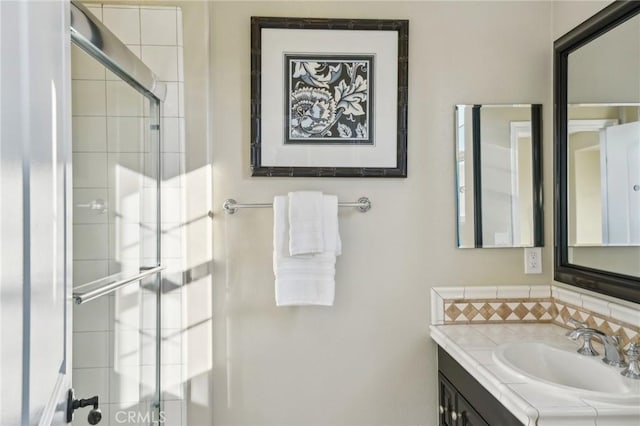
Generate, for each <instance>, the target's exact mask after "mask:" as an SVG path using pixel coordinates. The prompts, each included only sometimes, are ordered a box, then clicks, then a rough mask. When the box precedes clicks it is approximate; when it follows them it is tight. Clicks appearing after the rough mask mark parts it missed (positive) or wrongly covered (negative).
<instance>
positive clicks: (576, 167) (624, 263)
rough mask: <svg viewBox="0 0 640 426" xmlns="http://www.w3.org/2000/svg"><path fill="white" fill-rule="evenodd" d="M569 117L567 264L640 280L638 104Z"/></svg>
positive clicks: (572, 109) (577, 111) (587, 109)
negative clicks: (607, 271)
mask: <svg viewBox="0 0 640 426" xmlns="http://www.w3.org/2000/svg"><path fill="white" fill-rule="evenodd" d="M568 113H569V123H568V124H569V125H568V132H569V137H568V144H567V162H568V171H567V189H568V192H567V194H568V200H567V210H568V221H567V223H568V227H569V229H568V239H569V241H568V244H569V261H570V262H571V263H573V264H576V265H582V266H588V267H591V268H597V269H604V270H609V271H614V272H618V273H622V274H626V275H632V276H640V121H639V118H640V105H629V104H623V105H615V104H601V105H570V106H569V110H568ZM605 247H606V248H605Z"/></svg>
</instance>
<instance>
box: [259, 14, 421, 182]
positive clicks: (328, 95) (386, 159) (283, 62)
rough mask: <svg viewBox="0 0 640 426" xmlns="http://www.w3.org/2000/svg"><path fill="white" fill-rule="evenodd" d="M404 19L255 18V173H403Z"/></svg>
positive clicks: (406, 46)
mask: <svg viewBox="0 0 640 426" xmlns="http://www.w3.org/2000/svg"><path fill="white" fill-rule="evenodd" d="M408 51H409V21H406V20H369V19H366V20H363V19H305V18H264V17H252V18H251V170H252V175H253V176H306V177H312V176H317V177H406V176H407V98H408V87H407V86H408Z"/></svg>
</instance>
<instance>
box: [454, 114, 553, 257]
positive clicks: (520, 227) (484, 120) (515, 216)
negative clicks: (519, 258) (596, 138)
mask: <svg viewBox="0 0 640 426" xmlns="http://www.w3.org/2000/svg"><path fill="white" fill-rule="evenodd" d="M541 113H542V105H539V104H535V105H530V104H526V105H456V109H455V123H456V132H455V133H456V137H455V139H456V141H455V144H456V149H455V152H456V158H455V161H456V194H457V197H456V200H457V244H458V247H459V248H490V247H494V248H495V247H539V246H542V245H543V232H542V227H543V225H542V221H543V218H542V178H541V176H542V175H541V173H542V164H541V131H540V130H541V116H542V115H541Z"/></svg>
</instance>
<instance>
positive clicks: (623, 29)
mask: <svg viewBox="0 0 640 426" xmlns="http://www.w3.org/2000/svg"><path fill="white" fill-rule="evenodd" d="M639 12H640V2H615V3H612V4H611V5H610V6H608V7H606V8H605V9H603V10H602V11H601V12H599V13H598V14H596V15H594V16H593V17H592V18H590V19H589V20H587V21H585V22H584V23H583V24H581V25H579V26H578V27H576V28H575V29H574V30H572V31H571V32H569V33H568V34H566V35H565V36H563V37H561V38H560V39H558V40H557V41H556V43H555V93H554V96H555V103H556V105H555V106H556V108H555V139H556V141H555V143H556V147H555V149H556V151H555V178H554V180H555V188H556V197H555V201H556V204H555V227H556V229H555V231H556V232H555V244H556V247H555V274H554V278H555V279H556V280H558V281H562V282H566V283H569V284H573V285H576V286H579V287H583V288H586V289H589V290H593V291H596V292H599V293H603V294H608V295H610V296H614V297H619V298H623V299H626V300H630V301H634V302H640V15H639V14H638V13H639Z"/></svg>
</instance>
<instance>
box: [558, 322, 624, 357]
mask: <svg viewBox="0 0 640 426" xmlns="http://www.w3.org/2000/svg"><path fill="white" fill-rule="evenodd" d="M569 322H571V323H572V324H574V325H575V326H576V328H575V329H573V330H570V331H569V332H567V334H566V336H567V337H568V338H570V339H571V340H578V338H579V337H582V339H583V344H582V347H581V348H580V349H578V353H579V354H582V355H588V356H597V355H599V354H598V352H597V351H596V350H595V349H593V346H592V344H591V339H592V338H596V339H598V340H600V341H601V342H602V344H603V345H604V358H603V359H602V361H603V362H605V363H606V364H609V365H612V366H614V367H626V366H627V363H626V362H625V360H624V353H623V352H622V347H621V346H620V338H619V337H618V336H609V335H608V334H605V333H603V332H602V331H600V330H596V329H595V328H589V327H587V326H586V324H584V323H581V322H579V321H575V320H572V319H570V320H569Z"/></svg>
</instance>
